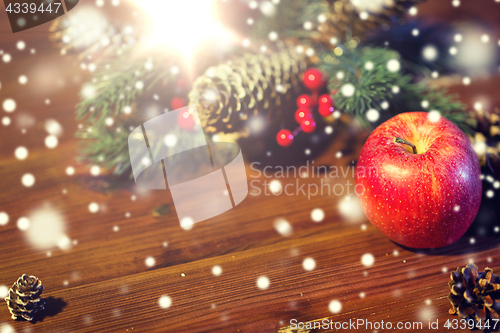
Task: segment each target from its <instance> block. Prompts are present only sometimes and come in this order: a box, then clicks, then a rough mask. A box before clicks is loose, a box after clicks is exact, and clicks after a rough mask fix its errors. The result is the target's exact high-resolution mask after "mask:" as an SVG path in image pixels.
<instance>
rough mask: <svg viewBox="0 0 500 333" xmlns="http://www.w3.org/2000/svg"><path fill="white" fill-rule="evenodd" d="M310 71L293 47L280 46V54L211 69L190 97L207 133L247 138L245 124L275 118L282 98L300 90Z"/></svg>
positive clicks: (251, 55)
mask: <svg viewBox="0 0 500 333" xmlns="http://www.w3.org/2000/svg"><path fill="white" fill-rule="evenodd" d="M306 67H307V64H306V59H305V56H304V55H303V54H301V53H298V52H296V49H295V47H294V46H293V45H291V44H285V43H277V50H276V51H274V50H271V51H267V52H266V53H264V52H260V53H245V54H243V55H242V56H240V57H237V58H235V59H233V60H232V61H229V62H227V63H225V64H222V65H219V66H215V67H210V68H209V69H208V70H207V71H206V72H205V74H204V75H202V76H200V77H198V78H197V79H196V81H195V82H194V84H193V89H192V90H191V92H190V93H189V100H190V103H189V104H195V105H196V108H197V111H198V114H199V116H200V121H201V124H202V126H203V128H204V129H205V131H206V132H207V133H216V132H223V133H235V132H239V133H240V134H241V135H242V136H245V134H244V133H245V130H246V128H245V127H246V126H245V124H244V121H245V120H247V119H248V118H249V116H251V115H257V114H263V115H264V116H265V117H266V119H267V120H270V119H271V118H273V117H274V116H276V113H277V112H276V109H277V108H276V107H277V106H279V105H280V104H281V102H282V101H281V98H282V96H285V93H286V92H287V91H289V90H292V89H297V87H298V85H299V82H300V75H301V74H302V73H303V72H304V71H305V69H306Z"/></svg>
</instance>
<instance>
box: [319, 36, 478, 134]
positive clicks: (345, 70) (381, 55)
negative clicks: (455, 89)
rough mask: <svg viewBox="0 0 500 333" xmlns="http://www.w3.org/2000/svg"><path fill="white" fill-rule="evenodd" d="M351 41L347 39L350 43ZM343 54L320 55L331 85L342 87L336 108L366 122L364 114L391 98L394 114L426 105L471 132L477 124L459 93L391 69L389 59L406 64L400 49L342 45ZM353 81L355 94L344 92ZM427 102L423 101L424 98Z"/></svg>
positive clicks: (337, 95) (379, 107)
mask: <svg viewBox="0 0 500 333" xmlns="http://www.w3.org/2000/svg"><path fill="white" fill-rule="evenodd" d="M347 44H348V43H347ZM341 49H342V50H343V52H342V54H340V53H338V55H335V54H334V53H332V52H326V53H323V54H322V55H321V58H322V60H323V61H322V64H321V66H320V68H321V69H322V70H323V71H324V72H325V73H327V75H328V77H329V78H330V82H329V85H328V87H329V89H330V90H332V91H333V90H339V93H337V94H336V95H335V96H334V99H335V106H336V108H337V109H339V110H341V111H343V112H344V113H346V114H352V115H354V116H355V117H356V118H357V119H358V120H360V121H361V123H363V124H364V125H366V126H369V123H368V121H367V119H366V117H365V116H364V114H365V113H366V112H367V111H368V110H370V109H376V110H379V111H381V112H383V111H384V110H383V108H382V103H384V102H388V103H389V105H390V108H389V111H393V113H394V114H396V113H401V112H407V111H421V110H423V109H426V110H429V111H432V110H437V111H439V112H440V114H441V115H442V116H444V117H446V118H448V119H450V120H451V121H453V122H454V123H455V124H457V126H459V127H460V128H461V129H462V130H464V131H465V132H470V130H471V127H473V126H474V123H473V121H471V120H470V119H469V117H468V116H467V113H466V107H465V105H464V104H462V103H461V102H460V101H459V100H458V99H457V97H456V96H454V95H449V94H447V92H446V90H444V89H441V90H438V89H435V88H431V87H427V86H426V85H425V84H423V83H413V82H412V76H411V75H409V74H405V72H404V71H403V70H402V69H400V70H397V71H391V70H389V68H388V63H389V61H391V60H396V61H398V62H399V63H400V65H401V66H402V67H404V63H403V62H402V60H401V57H400V55H399V53H397V52H396V51H393V50H389V49H386V48H370V47H364V48H361V49H358V48H355V47H354V48H349V47H344V46H341ZM337 52H338V51H337ZM346 84H352V85H353V86H354V88H355V91H354V94H353V95H352V96H345V95H344V94H343V93H342V87H343V86H344V85H346ZM424 101H425V103H422V102H424Z"/></svg>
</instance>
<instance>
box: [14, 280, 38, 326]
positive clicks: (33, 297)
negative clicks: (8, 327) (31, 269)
mask: <svg viewBox="0 0 500 333" xmlns="http://www.w3.org/2000/svg"><path fill="white" fill-rule="evenodd" d="M42 292H43V286H42V281H40V280H39V279H38V278H37V277H35V276H29V275H26V274H23V276H21V277H20V278H19V279H18V280H17V282H16V283H14V285H13V286H12V288H10V290H9V295H8V296H7V298H5V301H6V302H7V306H8V307H9V311H10V313H11V315H12V319H14V320H15V319H17V318H24V319H25V320H28V321H32V320H33V317H34V316H35V314H36V313H37V312H38V311H40V310H43V308H44V302H43V301H42V300H41V298H40V295H41V294H42Z"/></svg>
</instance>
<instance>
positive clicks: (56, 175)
mask: <svg viewBox="0 0 500 333" xmlns="http://www.w3.org/2000/svg"><path fill="white" fill-rule="evenodd" d="M464 2H465V1H464ZM443 3H444V2H443ZM446 3H447V2H446ZM481 3H483V2H481ZM484 3H485V4H486V2H484ZM443 6H444V5H439V4H437V2H434V1H429V2H428V3H426V4H424V5H422V6H421V9H419V10H420V11H421V12H423V13H426V15H432V13H434V14H435V15H436V17H439V15H441V14H439V13H444V12H446V11H444V9H443V10H442V11H438V10H437V9H440V8H442V7H443ZM447 6H449V4H448V3H447ZM463 6H465V4H463ZM485 6H486V5H485ZM490 7H491V5H490ZM498 7H500V5H498ZM492 8H493V7H492ZM496 8H497V7H495V8H494V9H492V11H493V12H494V10H497V9H496ZM460 11H461V12H462V13H463V12H464V11H466V9H465V8H461V9H460ZM492 11H489V12H488V11H486V12H488V13H485V15H487V16H488V17H489V16H490V15H491V14H490V13H491V12H492ZM481 13H483V10H482V11H481ZM442 16H443V17H447V14H446V15H444V14H442ZM447 19H449V20H451V18H447ZM46 28H47V27H46V26H42V27H38V28H35V29H33V30H29V31H26V32H22V33H18V34H12V33H11V32H10V28H9V27H8V25H7V21H6V16H5V13H3V12H2V13H0V49H2V50H3V51H4V52H8V53H10V54H11V55H12V57H13V60H12V62H11V63H9V64H5V63H2V62H0V82H1V84H2V86H1V90H0V101H3V100H4V99H5V98H13V99H15V100H16V102H17V104H18V105H17V109H16V111H15V112H13V113H10V114H7V113H5V112H3V111H1V112H2V117H3V116H9V117H11V119H12V120H13V123H12V124H11V125H10V126H8V127H5V126H1V127H0V175H1V177H0V188H1V192H0V211H4V212H7V213H8V214H9V217H10V220H9V223H7V225H5V226H0V285H5V286H8V287H10V286H11V285H12V283H13V282H14V281H15V280H16V279H17V278H18V277H19V276H20V275H21V274H23V273H28V274H33V275H36V276H38V277H39V278H40V279H41V280H42V281H43V284H44V286H45V288H46V289H45V292H44V294H43V296H44V297H45V298H46V299H47V303H48V304H47V311H45V312H44V313H43V315H42V316H40V317H39V318H38V320H37V321H36V322H35V323H28V322H21V321H12V320H11V319H10V315H9V313H8V309H7V306H6V305H5V304H0V328H1V327H2V325H6V324H8V325H10V326H11V327H12V328H13V329H15V331H16V332H51V333H52V332H108V331H119V332H272V331H277V330H279V329H280V328H283V327H286V326H288V325H289V324H290V320H291V319H297V320H298V321H302V322H307V321H321V320H323V319H327V320H332V321H334V322H337V321H349V320H356V319H364V320H369V321H371V322H380V321H381V320H384V321H385V322H388V321H389V322H392V323H394V324H395V323H397V322H423V324H424V328H426V327H427V326H426V325H427V323H428V319H429V318H432V319H433V320H436V319H438V320H439V322H440V330H438V331H439V332H444V331H446V330H445V329H443V324H444V322H445V321H446V320H447V319H453V318H456V317H453V316H450V315H449V314H448V309H449V303H448V300H447V299H446V296H447V293H448V286H447V282H448V279H449V271H450V270H452V269H455V268H456V267H457V266H463V265H465V264H466V263H468V262H469V261H470V260H472V261H474V262H475V263H476V264H477V265H478V266H479V267H480V268H484V267H486V266H490V267H492V268H493V269H494V270H499V269H500V266H499V264H498V260H499V259H500V256H499V241H498V235H496V234H493V233H492V232H491V230H489V229H488V232H486V233H485V234H483V235H475V236H474V237H475V244H472V245H471V244H470V237H471V235H470V234H469V235H468V236H466V237H464V238H462V239H461V240H460V241H459V242H458V243H456V244H454V245H452V246H449V247H446V248H443V249H436V250H429V251H413V250H409V249H406V248H402V247H401V246H399V245H397V244H394V243H392V242H391V241H390V240H388V239H387V238H386V237H385V236H384V235H382V234H381V233H380V232H379V231H378V230H377V229H375V228H374V227H373V226H371V224H369V223H368V222H367V221H366V220H365V219H364V218H360V219H353V218H351V217H352V216H353V215H354V213H355V212H356V208H355V207H356V206H353V207H354V208H351V209H350V210H349V209H348V210H347V212H344V213H342V209H340V205H342V204H345V200H346V199H345V198H346V195H345V194H343V195H338V196H337V195H323V196H314V197H312V198H311V200H307V197H305V196H303V195H294V196H285V195H279V196H274V195H269V196H266V195H259V196H253V195H249V196H248V197H247V199H245V200H244V201H243V202H242V203H241V204H240V205H238V206H237V207H236V208H234V209H232V210H230V211H228V212H227V213H225V214H222V215H220V216H217V217H214V218H212V219H210V220H207V221H204V222H201V223H198V224H196V225H195V226H194V227H193V229H191V230H183V229H182V228H181V227H180V226H179V222H178V220H177V216H176V214H175V210H174V207H173V205H172V198H171V196H170V194H169V192H168V191H151V192H146V191H141V190H139V189H138V188H137V187H136V186H135V184H134V182H133V181H131V180H128V179H120V180H115V179H113V178H111V177H108V176H106V175H102V176H98V177H93V176H91V175H90V173H89V169H88V167H87V166H85V165H81V164H78V163H77V162H76V160H75V157H76V156H77V151H78V143H77V141H76V140H75V139H73V132H74V130H75V129H76V127H77V125H78V124H77V123H76V122H75V121H74V114H73V111H74V106H75V104H76V103H77V102H78V91H79V89H80V85H81V84H82V83H83V82H84V81H85V80H86V74H85V73H84V72H83V71H81V70H80V69H79V67H78V64H77V63H74V62H73V61H72V60H71V58H65V57H61V56H60V55H59V54H58V50H56V49H53V48H52V47H51V45H50V44H49V43H48V41H47V33H46ZM20 39H22V40H24V41H26V43H27V49H26V50H24V51H19V50H17V49H16V48H15V43H16V41H17V40H20ZM31 48H35V49H36V53H35V54H34V55H32V54H30V52H29V50H30V49H31ZM23 74H25V75H27V76H28V79H29V82H28V84H27V85H26V86H21V85H19V84H18V82H17V78H18V76H19V75H23ZM499 82H500V78H499V77H498V76H496V77H492V78H489V79H483V80H478V81H477V82H474V81H473V83H472V84H471V85H470V86H468V87H463V86H459V87H454V88H453V89H454V91H456V92H458V93H460V94H461V96H462V99H463V100H464V102H467V103H472V102H474V99H475V98H476V97H477V96H478V95H480V94H483V95H486V96H487V97H488V98H489V100H490V102H491V104H492V105H500V96H499V95H498V94H496V90H495V88H494V87H497V86H498V84H499ZM46 99H50V104H46V103H45V100H46ZM23 114H24V115H29V116H30V117H32V118H33V119H34V122H33V124H32V125H30V126H18V125H17V123H18V122H19V117H20V116H21V115H23ZM49 118H53V119H56V120H57V121H58V122H60V123H61V124H62V125H63V128H64V133H63V135H62V136H61V137H60V138H59V145H58V146H57V148H55V149H48V148H46V147H45V145H44V143H43V142H44V138H45V137H46V136H47V133H46V132H45V130H44V129H43V122H44V121H45V120H46V119H49ZM22 128H25V129H26V133H25V134H22V132H21V129H22ZM338 132H339V133H336V134H335V135H336V137H335V139H334V140H333V143H332V145H331V146H330V147H329V148H328V150H327V151H326V152H325V153H323V154H322V155H321V156H319V157H317V158H315V165H337V166H339V167H340V166H342V167H344V168H347V167H348V166H349V165H352V164H351V162H352V160H354V159H356V156H358V154H359V151H360V149H361V147H362V145H363V142H364V140H365V139H366V133H358V132H351V131H348V130H344V131H338ZM346 143H348V144H349V145H350V146H352V147H354V148H353V149H349V150H347V149H346ZM21 145H22V146H25V147H27V148H28V150H29V156H28V158H27V159H26V160H23V161H19V160H17V159H16V158H15V157H14V150H15V148H16V147H18V146H21ZM339 151H340V152H343V156H342V157H340V158H337V157H336V153H337V152H339ZM68 166H73V167H75V169H76V173H75V175H73V176H68V175H66V173H65V170H66V167H68ZM247 172H248V174H249V176H250V177H251V178H252V179H257V178H253V177H254V176H255V172H254V171H253V170H252V169H251V168H250V167H249V166H248V168H247ZM25 173H32V174H33V175H34V176H35V178H36V183H35V185H34V186H33V187H31V188H26V187H24V186H22V184H21V181H20V180H21V177H22V175H23V174H25ZM258 179H259V180H261V181H264V180H266V179H265V178H263V177H260V178H258ZM295 181H296V180H295V179H292V178H285V179H281V182H282V183H283V185H285V184H288V183H294V182H295ZM300 181H301V182H302V183H304V184H306V186H307V185H308V184H320V179H319V178H303V179H302V178H301V179H300ZM330 181H331V182H332V184H334V183H337V182H338V183H340V184H343V185H345V184H346V183H347V182H348V181H350V182H352V177H351V175H348V176H347V177H346V178H341V179H332V180H330ZM134 197H135V200H133V199H134ZM351 200H352V201H353V202H355V199H354V198H352V199H351ZM495 200H496V199H495ZM92 202H95V203H97V204H98V205H99V207H100V210H99V212H97V213H95V214H92V213H90V212H89V209H88V206H89V204H90V203H92ZM47 204H48V205H50V207H51V209H52V210H55V211H57V212H59V214H60V215H61V216H62V217H63V219H64V225H65V229H66V230H65V232H66V234H67V235H68V236H69V238H70V239H71V241H72V242H74V243H72V246H71V248H70V249H67V250H61V249H59V248H57V247H55V248H52V249H45V250H39V249H36V248H34V247H33V246H32V245H30V242H29V241H28V238H27V236H26V232H25V231H21V230H19V228H18V227H17V226H16V222H17V220H18V219H19V218H20V217H22V216H30V214H32V213H33V212H35V211H37V210H38V209H39V208H40V207H44V205H47ZM162 204H167V205H170V206H171V210H170V211H169V212H168V213H167V214H165V215H161V216H159V217H154V216H153V215H152V214H151V210H152V209H154V208H155V207H157V206H159V205H162ZM315 208H321V209H322V210H323V211H324V212H325V219H324V220H323V221H322V222H319V223H316V222H313V221H312V219H311V216H310V215H311V212H312V210H313V209H315ZM126 213H130V217H128V218H127V217H126ZM485 214H490V215H488V216H489V218H490V219H493V220H494V221H498V217H495V216H493V215H491V214H493V213H492V212H491V211H489V210H486V211H485ZM277 218H285V219H286V220H287V221H288V222H289V223H290V224H291V226H292V227H293V233H292V234H291V235H290V236H289V237H283V236H282V235H280V234H279V233H278V232H277V231H276V230H275V228H274V225H273V223H274V221H275V220H276V219H277ZM476 223H481V221H477V222H476ZM495 223H496V224H498V222H495ZM115 227H118V230H117V231H114V230H116V228H115ZM165 242H167V244H166V245H167V246H165V244H164V243H165ZM366 253H371V254H372V255H373V256H374V257H375V263H374V265H372V266H370V267H365V266H364V265H362V263H361V257H362V255H364V254H366ZM147 257H153V258H154V259H155V265H154V267H151V268H149V267H147V266H146V264H145V259H146V258H147ZM307 257H311V258H314V260H315V262H316V268H315V269H314V270H312V271H305V270H304V269H303V267H302V263H303V260H304V259H305V258H307ZM215 265H219V266H221V268H222V275H220V276H214V275H213V274H212V267H213V266H215ZM260 276H266V277H268V278H269V281H270V286H269V288H268V289H266V290H260V289H259V288H258V287H257V285H256V281H257V279H258V278H259V277H260ZM162 295H168V296H169V297H170V298H171V300H172V305H171V307H169V308H168V309H162V308H160V306H159V305H158V301H159V298H160V297H161V296H162ZM331 300H339V301H340V302H341V304H342V311H341V312H340V313H338V314H332V313H331V312H330V311H329V308H328V305H329V303H330V301H331ZM322 331H323V330H322ZM324 331H327V330H324ZM362 331H363V330H362ZM368 331H371V330H368ZM390 331H394V330H378V332H390ZM407 331H408V332H410V331H411V330H407ZM419 331H422V332H427V331H429V332H431V331H433V332H435V330H429V329H423V330H419Z"/></svg>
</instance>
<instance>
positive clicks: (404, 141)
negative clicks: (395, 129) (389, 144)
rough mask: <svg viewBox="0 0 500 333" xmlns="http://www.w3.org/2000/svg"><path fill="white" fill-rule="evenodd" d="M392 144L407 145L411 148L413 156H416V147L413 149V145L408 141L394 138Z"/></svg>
mask: <svg viewBox="0 0 500 333" xmlns="http://www.w3.org/2000/svg"><path fill="white" fill-rule="evenodd" d="M394 142H395V143H402V144H405V145H408V146H410V147H412V148H413V154H415V155H416V154H417V147H415V145H414V144H413V143H411V142H409V141H406V140H405V139H401V138H398V137H397V136H396V137H394Z"/></svg>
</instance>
